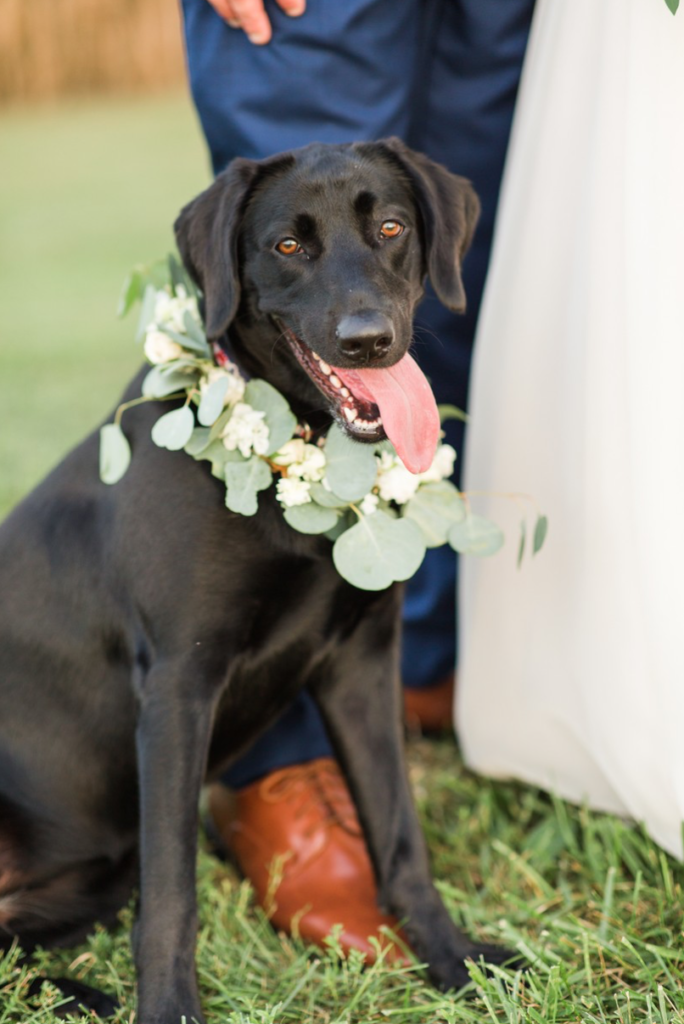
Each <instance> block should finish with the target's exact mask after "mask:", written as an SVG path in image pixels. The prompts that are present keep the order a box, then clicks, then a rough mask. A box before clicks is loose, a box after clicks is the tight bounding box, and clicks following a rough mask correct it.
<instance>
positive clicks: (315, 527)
mask: <svg viewBox="0 0 684 1024" xmlns="http://www.w3.org/2000/svg"><path fill="white" fill-rule="evenodd" d="M338 516H339V513H338V512H336V511H335V509H334V508H323V507H322V506H321V505H317V504H316V503H315V502H313V501H310V502H308V503H307V504H306V505H292V506H291V507H289V508H286V509H285V512H284V519H285V522H286V523H287V524H288V525H289V526H291V527H292V528H293V530H298V531H299V533H327V532H328V530H332V529H333V527H334V526H335V524H336V523H337V519H338Z"/></svg>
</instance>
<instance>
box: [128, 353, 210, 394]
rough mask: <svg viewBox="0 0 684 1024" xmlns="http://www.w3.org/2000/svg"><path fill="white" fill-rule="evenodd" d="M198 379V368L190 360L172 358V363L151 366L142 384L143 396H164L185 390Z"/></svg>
mask: <svg viewBox="0 0 684 1024" xmlns="http://www.w3.org/2000/svg"><path fill="white" fill-rule="evenodd" d="M198 379H199V370H198V369H197V367H196V366H195V365H194V363H192V362H185V361H184V360H181V359H174V361H173V362H172V363H165V364H160V365H158V366H153V367H152V369H151V370H150V371H149V373H148V374H147V376H146V377H145V379H144V381H143V384H142V393H143V395H144V396H145V398H166V396H167V395H174V394H175V393H176V392H177V391H185V390H187V388H189V387H192V386H193V385H194V384H196V383H197V381H198Z"/></svg>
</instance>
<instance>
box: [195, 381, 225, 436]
mask: <svg viewBox="0 0 684 1024" xmlns="http://www.w3.org/2000/svg"><path fill="white" fill-rule="evenodd" d="M229 384H230V380H229V379H228V377H217V378H216V380H215V381H212V383H211V384H210V385H209V387H208V388H207V390H206V391H205V392H204V394H203V395H202V400H201V402H200V404H199V409H198V411H197V419H198V420H199V422H200V423H201V424H202V426H203V427H211V426H212V425H213V424H214V423H215V422H216V420H217V419H218V418H219V416H220V415H221V413H222V412H223V399H224V398H225V397H226V392H227V391H228V385H229Z"/></svg>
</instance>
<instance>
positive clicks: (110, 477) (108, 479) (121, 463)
mask: <svg viewBox="0 0 684 1024" xmlns="http://www.w3.org/2000/svg"><path fill="white" fill-rule="evenodd" d="M130 462H131V446H130V445H129V443H128V441H127V440H126V437H125V435H124V432H123V430H122V429H121V427H120V426H119V424H118V423H105V425H104V426H103V427H101V428H100V479H101V480H102V482H103V483H105V484H115V483H117V482H118V481H119V480H120V479H121V477H122V476H123V475H124V473H125V472H126V470H127V469H128V467H129V465H130Z"/></svg>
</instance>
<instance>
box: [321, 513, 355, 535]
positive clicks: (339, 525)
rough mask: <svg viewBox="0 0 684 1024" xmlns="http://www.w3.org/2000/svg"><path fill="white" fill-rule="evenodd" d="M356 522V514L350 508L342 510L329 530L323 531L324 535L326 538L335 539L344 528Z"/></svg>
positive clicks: (348, 527)
mask: <svg viewBox="0 0 684 1024" xmlns="http://www.w3.org/2000/svg"><path fill="white" fill-rule="evenodd" d="M355 522H356V515H355V513H354V512H352V511H351V510H350V511H348V512H342V513H341V515H340V516H339V518H338V520H337V522H336V523H335V525H334V526H333V528H332V529H331V530H326V531H325V536H326V537H327V538H328V540H332V541H335V540H337V538H338V537H339V536H341V534H343V533H344V531H345V530H348V529H350V527H352V526H353V525H354V523H355Z"/></svg>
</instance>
